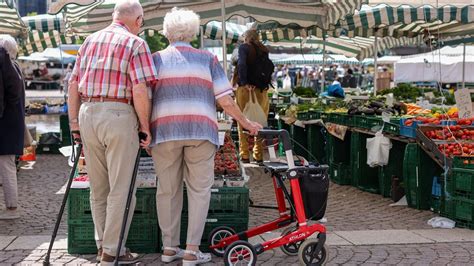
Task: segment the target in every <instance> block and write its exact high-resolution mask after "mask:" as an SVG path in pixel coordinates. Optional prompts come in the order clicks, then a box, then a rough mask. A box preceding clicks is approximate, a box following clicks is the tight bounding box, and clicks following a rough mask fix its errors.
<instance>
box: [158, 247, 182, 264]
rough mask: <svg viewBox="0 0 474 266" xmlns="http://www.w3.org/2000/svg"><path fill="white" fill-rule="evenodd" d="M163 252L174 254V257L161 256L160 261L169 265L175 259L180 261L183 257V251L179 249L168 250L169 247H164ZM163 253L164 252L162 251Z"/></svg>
mask: <svg viewBox="0 0 474 266" xmlns="http://www.w3.org/2000/svg"><path fill="white" fill-rule="evenodd" d="M164 250H168V251H172V252H174V255H165V254H163V255H161V261H162V262H164V263H170V262H173V261H175V260H177V259H182V258H183V257H184V250H182V249H180V248H170V247H165V248H164ZM163 253H164V251H163Z"/></svg>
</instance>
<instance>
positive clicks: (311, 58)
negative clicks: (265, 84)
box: [273, 54, 360, 65]
mask: <svg viewBox="0 0 474 266" xmlns="http://www.w3.org/2000/svg"><path fill="white" fill-rule="evenodd" d="M326 62H327V63H328V64H352V65H356V64H359V63H360V62H359V60H357V59H355V58H348V57H346V56H344V55H332V54H331V55H326ZM273 63H275V64H281V65H283V64H291V65H322V64H323V63H324V61H323V55H322V54H297V55H294V56H292V57H289V58H284V59H279V60H273Z"/></svg>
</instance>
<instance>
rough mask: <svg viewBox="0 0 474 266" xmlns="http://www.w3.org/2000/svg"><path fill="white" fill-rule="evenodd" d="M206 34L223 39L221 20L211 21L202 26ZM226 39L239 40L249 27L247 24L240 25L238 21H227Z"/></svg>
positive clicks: (216, 38) (212, 37)
mask: <svg viewBox="0 0 474 266" xmlns="http://www.w3.org/2000/svg"><path fill="white" fill-rule="evenodd" d="M202 28H203V33H204V36H206V37H208V38H209V39H212V40H220V39H222V23H221V22H219V21H210V22H209V23H207V24H206V25H204V26H202ZM225 28H226V39H227V40H228V41H229V42H232V43H235V42H237V41H238V40H239V37H240V36H241V35H242V34H243V33H244V32H245V31H246V30H247V29H248V28H247V26H245V25H239V24H236V23H231V22H226V23H225Z"/></svg>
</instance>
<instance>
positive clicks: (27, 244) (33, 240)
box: [6, 235, 67, 250]
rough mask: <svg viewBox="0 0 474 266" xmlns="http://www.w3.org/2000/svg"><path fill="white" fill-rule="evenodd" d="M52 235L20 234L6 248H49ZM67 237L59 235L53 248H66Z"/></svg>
mask: <svg viewBox="0 0 474 266" xmlns="http://www.w3.org/2000/svg"><path fill="white" fill-rule="evenodd" d="M50 240H51V236H46V235H45V236H19V237H17V238H16V239H15V241H13V242H12V243H11V244H10V245H9V246H8V247H7V248H6V250H17V249H26V250H33V249H48V247H49V242H50ZM66 248H67V237H66V236H57V237H56V241H55V242H54V245H53V249H66Z"/></svg>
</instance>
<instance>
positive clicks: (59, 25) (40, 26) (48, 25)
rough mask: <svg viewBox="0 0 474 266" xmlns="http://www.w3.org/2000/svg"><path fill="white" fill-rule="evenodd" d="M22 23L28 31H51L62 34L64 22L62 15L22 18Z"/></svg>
mask: <svg viewBox="0 0 474 266" xmlns="http://www.w3.org/2000/svg"><path fill="white" fill-rule="evenodd" d="M21 19H22V20H23V22H24V23H25V24H26V25H27V26H28V27H29V28H30V30H37V31H42V32H47V31H51V30H55V31H59V32H64V31H65V22H64V20H63V16H62V14H57V15H38V16H29V17H22V18H21Z"/></svg>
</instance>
